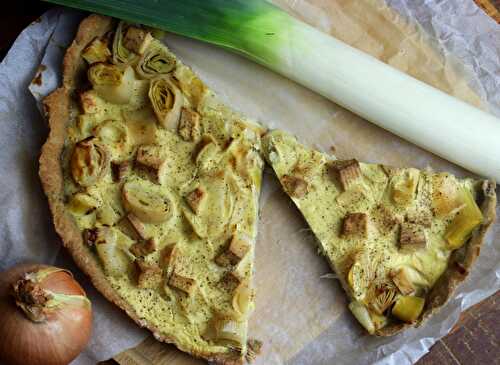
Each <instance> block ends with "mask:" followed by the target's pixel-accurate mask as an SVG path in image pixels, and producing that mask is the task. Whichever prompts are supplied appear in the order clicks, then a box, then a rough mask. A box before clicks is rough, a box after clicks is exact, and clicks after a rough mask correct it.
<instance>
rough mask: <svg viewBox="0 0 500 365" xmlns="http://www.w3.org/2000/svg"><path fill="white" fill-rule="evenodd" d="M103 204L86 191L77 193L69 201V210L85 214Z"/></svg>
mask: <svg viewBox="0 0 500 365" xmlns="http://www.w3.org/2000/svg"><path fill="white" fill-rule="evenodd" d="M100 206H101V202H100V201H99V200H97V199H96V198H95V197H92V196H90V195H88V194H85V193H76V194H75V195H73V197H72V198H71V200H70V202H69V210H70V211H71V212H72V213H73V214H76V215H85V214H88V213H89V212H91V211H92V210H94V209H97V208H99V207H100Z"/></svg>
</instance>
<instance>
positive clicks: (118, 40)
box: [113, 21, 139, 66]
mask: <svg viewBox="0 0 500 365" xmlns="http://www.w3.org/2000/svg"><path fill="white" fill-rule="evenodd" d="M128 28H129V24H128V23H126V22H124V21H121V22H120V23H118V26H117V28H116V30H115V36H114V39H113V63H114V64H115V65H117V66H126V65H130V64H131V63H133V62H135V61H137V60H138V59H139V56H138V55H137V54H135V53H133V52H132V51H130V50H129V49H127V48H126V47H125V45H124V44H123V39H124V37H125V34H126V32H127V29H128Z"/></svg>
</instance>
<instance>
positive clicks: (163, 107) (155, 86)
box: [149, 77, 184, 130]
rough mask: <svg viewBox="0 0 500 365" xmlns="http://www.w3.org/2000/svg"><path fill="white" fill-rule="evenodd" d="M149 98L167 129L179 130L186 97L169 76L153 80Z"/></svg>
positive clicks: (157, 115) (159, 120) (159, 119)
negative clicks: (178, 126)
mask: <svg viewBox="0 0 500 365" xmlns="http://www.w3.org/2000/svg"><path fill="white" fill-rule="evenodd" d="M149 100H151V104H152V105H153V110H154V112H155V114H156V118H157V119H158V122H159V123H160V125H161V126H163V127H164V128H166V129H170V130H177V125H178V124H179V117H180V114H181V109H182V106H183V105H184V97H183V95H182V93H181V91H180V90H179V88H178V87H177V86H176V85H175V84H174V83H173V82H172V80H171V79H170V78H169V77H160V78H157V79H154V80H152V81H151V85H150V87H149Z"/></svg>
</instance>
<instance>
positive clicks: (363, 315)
mask: <svg viewBox="0 0 500 365" xmlns="http://www.w3.org/2000/svg"><path fill="white" fill-rule="evenodd" d="M349 309H350V310H351V312H352V314H353V315H354V317H356V319H357V320H358V322H359V323H360V324H361V325H362V326H363V327H364V328H365V329H366V330H367V331H368V333H369V334H371V335H372V334H374V333H375V325H374V324H373V321H372V318H371V316H370V312H368V309H367V308H366V307H365V306H364V305H363V304H362V303H360V302H357V301H355V302H351V303H349Z"/></svg>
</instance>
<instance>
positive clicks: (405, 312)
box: [392, 296, 425, 323]
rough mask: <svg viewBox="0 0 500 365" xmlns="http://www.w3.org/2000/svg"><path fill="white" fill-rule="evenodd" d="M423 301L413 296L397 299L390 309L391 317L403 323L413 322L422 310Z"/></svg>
mask: <svg viewBox="0 0 500 365" xmlns="http://www.w3.org/2000/svg"><path fill="white" fill-rule="evenodd" d="M424 304H425V299H424V298H420V297H414V296H402V297H399V298H398V300H397V301H396V304H394V307H393V308H392V315H393V316H395V317H396V318H399V319H400V320H402V321H404V322H408V323H411V322H414V321H416V320H417V319H418V317H419V316H420V314H421V313H422V310H423V309H424Z"/></svg>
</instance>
